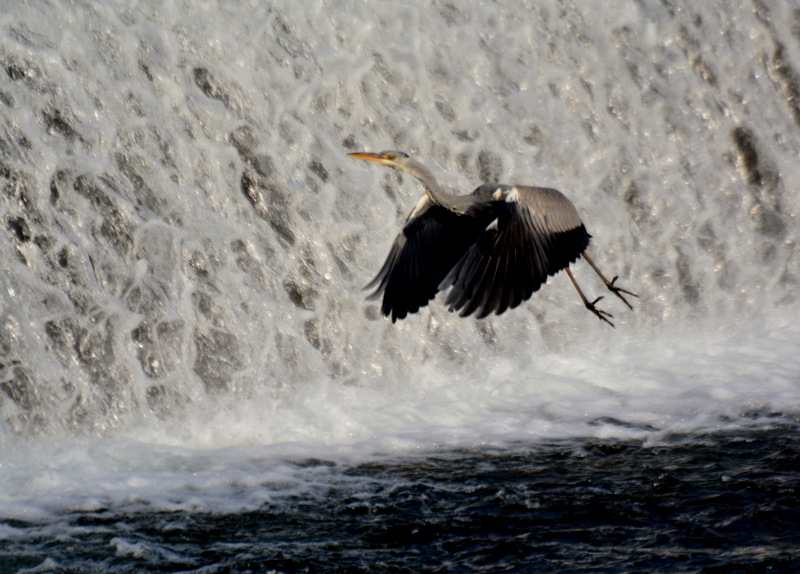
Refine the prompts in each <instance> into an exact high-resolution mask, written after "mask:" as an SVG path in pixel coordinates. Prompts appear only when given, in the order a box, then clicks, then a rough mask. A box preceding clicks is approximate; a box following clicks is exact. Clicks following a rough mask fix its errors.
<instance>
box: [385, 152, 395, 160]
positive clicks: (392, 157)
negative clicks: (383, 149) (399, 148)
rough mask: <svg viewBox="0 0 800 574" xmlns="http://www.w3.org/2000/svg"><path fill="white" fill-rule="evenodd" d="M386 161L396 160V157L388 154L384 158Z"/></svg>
mask: <svg viewBox="0 0 800 574" xmlns="http://www.w3.org/2000/svg"><path fill="white" fill-rule="evenodd" d="M386 159H388V160H391V161H394V160H396V159H397V156H396V155H395V154H393V153H390V154H389V155H387V156H386Z"/></svg>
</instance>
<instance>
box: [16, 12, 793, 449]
mask: <svg viewBox="0 0 800 574" xmlns="http://www.w3.org/2000/svg"><path fill="white" fill-rule="evenodd" d="M798 25H800V7H798V6H797V5H796V4H795V3H792V2H786V3H774V4H773V3H770V4H769V5H767V4H766V3H760V2H753V3H742V4H741V5H738V6H731V5H729V4H725V3H717V4H714V5H709V4H703V5H695V4H694V3H690V2H677V1H676V2H656V1H646V2H640V3H635V4H634V3H630V2H623V1H620V2H609V3H595V4H593V5H592V6H590V7H587V6H586V5H585V3H580V2H556V1H548V2H536V3H535V4H533V3H529V2H522V1H520V2H514V1H508V2H501V3H499V4H496V3H478V2H475V3H465V4H461V3H459V4H447V3H438V2H430V3H427V4H424V5H419V4H418V5H414V6H403V5H400V4H398V3H396V2H346V1H316V2H275V3H261V2H258V3H252V4H249V5H244V4H235V5H230V4H222V5H217V4H216V3H210V2H208V3H205V2H167V3H161V2H139V3H125V2H114V1H106V2H102V3H97V2H61V1H58V0H53V1H50V2H46V1H34V0H24V1H21V2H6V3H5V4H4V6H3V10H2V15H0V62H1V63H2V66H3V69H2V70H0V76H2V80H0V184H1V185H2V191H3V192H2V194H0V201H1V202H2V204H1V207H0V210H2V222H3V225H2V233H3V241H2V242H0V266H1V267H2V271H1V272H0V282H1V284H2V289H0V305H1V307H0V312H1V313H2V327H0V355H1V356H2V358H1V359H0V362H1V363H2V365H1V366H0V379H1V380H2V382H0V432H1V434H0V436H2V440H0V442H2V443H5V444H7V445H10V441H12V437H15V436H22V437H37V436H39V437H43V438H39V439H36V438H33V439H31V440H34V441H40V443H39V444H43V442H48V441H51V440H53V438H55V437H62V436H64V435H65V434H66V435H67V436H87V435H88V436H93V437H99V438H101V439H110V437H115V436H120V435H121V436H123V437H124V436H127V437H134V438H135V440H142V441H145V442H148V443H167V444H173V445H184V446H192V447H217V446H225V445H235V444H259V445H275V444H281V443H286V442H296V443H299V444H306V445H344V444H354V443H361V442H363V441H373V442H374V444H375V445H376V446H374V447H371V448H375V449H378V450H385V449H391V448H394V447H395V446H398V445H400V446H398V448H399V447H405V446H408V445H412V446H413V445H420V444H423V445H426V444H432V443H435V442H444V443H448V442H451V443H454V444H457V443H460V442H464V443H469V444H473V443H480V442H483V441H504V440H509V439H519V438H525V439H533V440H536V439H538V438H541V437H571V436H586V435H592V434H594V435H599V436H611V437H617V436H619V437H627V436H637V437H648V436H656V437H657V436H660V435H661V434H663V433H671V432H683V431H686V432H692V431H695V430H698V429H704V428H709V427H714V426H716V425H721V424H727V425H734V426H735V425H737V424H742V423H741V422H740V421H742V420H746V421H750V420H752V416H755V417H756V418H757V417H759V416H761V415H770V414H774V413H775V412H781V413H784V414H785V415H786V416H796V414H797V413H798V412H800V384H798V375H800V369H798V365H800V363H798V359H797V354H798V350H799V349H800V328H798V327H797V326H796V325H795V323H796V316H797V314H798V312H799V311H800V307H799V306H798V305H799V304H798V298H797V296H796V292H797V288H798V275H799V273H800V269H798V267H800V265H799V264H798V254H797V251H796V239H797V212H798V205H800V194H798V192H797V189H796V187H797V182H798V181H800V162H798V161H797V159H798V156H800V137H798V136H800V38H798V35H797V33H796V30H797V27H798ZM386 148H396V149H404V150H406V151H408V152H409V153H411V154H413V155H415V156H416V157H417V158H418V159H421V160H422V161H423V162H424V163H426V164H427V165H428V166H429V167H430V168H431V169H432V171H434V172H435V173H436V174H437V175H438V177H439V178H440V180H441V181H443V182H444V183H445V184H446V185H448V186H449V187H452V188H454V189H458V190H460V191H461V192H463V193H466V192H469V191H471V190H472V189H473V188H474V187H476V186H477V185H478V184H480V183H482V182H484V181H493V180H497V181H501V182H505V183H525V184H535V185H546V186H552V187H556V188H558V189H560V190H562V191H563V192H564V193H565V194H566V195H567V196H568V197H570V198H571V199H572V201H573V202H574V203H575V205H576V206H577V207H578V210H579V212H580V213H581V214H582V216H583V218H584V220H585V222H586V225H587V227H588V229H589V231H590V233H591V234H592V235H593V237H594V239H593V242H592V246H591V247H590V252H591V253H592V254H593V256H594V259H595V260H596V261H597V262H598V264H600V266H601V268H602V269H603V270H604V271H605V272H606V273H607V274H608V275H609V276H613V275H615V274H619V275H620V277H621V279H620V282H621V283H622V284H623V285H624V286H626V287H627V288H630V289H631V290H633V291H635V292H637V293H638V294H639V295H640V297H641V298H640V299H638V300H636V301H635V311H634V312H629V311H628V310H627V309H625V308H624V306H623V305H622V304H621V302H620V301H618V300H615V299H614V298H613V297H612V298H606V299H604V300H603V301H602V306H603V308H605V309H607V310H609V311H610V312H612V313H613V314H614V321H615V323H616V325H617V328H616V329H613V330H612V329H610V328H609V327H608V326H607V325H604V324H602V323H600V322H599V321H597V320H596V319H595V318H594V317H593V316H591V315H590V314H589V313H587V312H586V311H585V310H584V309H583V308H582V306H581V305H580V302H579V300H578V298H577V296H576V294H575V293H574V291H573V288H572V286H571V285H570V284H569V281H568V280H567V278H566V277H565V276H564V275H563V274H560V275H559V276H557V277H555V278H553V279H551V281H549V282H548V284H547V285H546V286H545V287H544V288H543V289H542V290H541V291H540V292H539V293H537V294H535V296H534V297H533V299H532V300H531V301H529V302H527V303H525V304H524V305H523V306H522V307H520V308H518V309H516V310H514V311H513V312H509V313H507V314H505V315H503V316H501V317H491V318H489V319H486V320H482V321H478V320H474V319H466V320H464V319H460V318H458V317H457V316H455V315H452V314H449V313H448V312H447V310H446V309H445V308H444V306H443V305H442V302H441V300H440V299H437V300H436V301H434V302H433V303H432V304H431V305H430V306H429V307H427V308H425V309H423V310H422V311H421V312H420V313H419V314H417V315H415V316H412V317H410V318H408V319H407V320H405V321H403V322H399V323H397V324H395V325H392V324H391V323H390V322H389V321H387V320H385V319H384V318H382V317H380V316H379V313H378V307H377V305H376V304H375V303H369V302H366V301H365V299H364V293H363V292H362V291H361V286H362V285H364V284H365V283H366V282H367V281H369V279H371V278H372V276H373V274H374V273H375V272H376V271H377V270H378V269H379V267H380V265H381V263H382V261H383V258H384V257H385V255H386V252H387V251H388V248H389V245H390V244H391V241H392V240H393V238H394V235H395V234H396V233H397V232H398V231H399V229H400V227H401V226H402V222H403V220H404V218H405V216H406V214H407V212H408V211H409V210H410V209H411V208H412V207H413V205H414V204H415V203H416V201H417V198H418V197H419V195H420V193H421V189H420V187H419V185H418V184H417V183H416V182H415V181H413V180H412V179H411V178H408V177H402V176H399V175H398V174H396V173H391V172H388V171H385V170H381V169H380V168H376V167H374V166H368V165H366V164H362V163H360V162H355V161H352V160H350V159H349V158H348V157H347V156H346V153H347V152H348V151H358V150H371V151H380V150H381V149H386ZM576 272H577V275H578V279H579V280H580V281H581V282H582V283H583V284H584V286H585V289H586V290H587V291H589V292H591V293H593V294H597V295H600V294H604V293H603V291H602V289H601V287H602V286H601V285H599V284H598V283H597V281H596V280H595V279H594V277H593V274H592V273H591V272H590V271H588V270H587V269H585V268H583V267H582V266H581V265H578V266H576ZM748 413H749V414H750V415H752V416H751V417H745V419H742V418H741V415H743V414H748ZM14 440H16V439H14ZM41 441H43V442H41ZM9 448H10V446H9ZM134 450H135V449H134Z"/></svg>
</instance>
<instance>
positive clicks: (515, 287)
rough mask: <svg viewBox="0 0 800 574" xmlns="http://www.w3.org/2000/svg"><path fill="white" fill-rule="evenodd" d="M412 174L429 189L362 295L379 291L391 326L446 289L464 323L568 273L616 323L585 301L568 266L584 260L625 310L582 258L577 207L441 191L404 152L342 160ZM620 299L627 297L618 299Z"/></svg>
mask: <svg viewBox="0 0 800 574" xmlns="http://www.w3.org/2000/svg"><path fill="white" fill-rule="evenodd" d="M348 155H349V156H350V157H354V158H356V159H363V160H366V161H370V162H373V163H377V164H380V165H385V166H386V167H390V168H392V169H396V170H399V171H404V172H406V173H408V174H411V175H413V176H414V177H415V178H417V179H418V180H419V181H420V182H421V183H422V186H423V187H424V188H425V195H423V196H422V197H421V198H420V200H419V202H418V203H417V205H416V207H414V209H413V210H412V211H411V213H410V214H409V216H408V219H407V220H406V223H405V226H404V227H403V230H402V231H401V232H400V233H399V234H398V235H397V238H396V239H395V240H394V244H393V245H392V248H391V250H390V251H389V255H388V257H387V258H386V262H385V263H384V264H383V267H381V270H380V271H378V274H377V275H376V276H375V279H373V280H372V281H371V282H370V283H369V284H368V285H367V286H366V287H365V289H373V288H374V289H375V291H374V292H373V293H372V294H371V295H370V296H369V298H370V299H377V298H379V297H380V296H381V294H383V304H382V305H381V312H382V313H383V314H384V315H385V316H387V317H388V316H389V315H391V317H392V322H393V323H394V322H395V321H397V319H403V318H405V317H406V316H407V315H408V314H409V313H416V312H417V311H419V309H420V307H424V306H425V305H427V304H428V302H429V301H430V300H431V299H433V298H434V297H435V296H436V293H437V292H438V291H444V290H447V289H448V288H449V289H450V292H449V293H448V294H447V298H446V300H445V304H446V305H448V306H449V308H450V311H459V314H460V315H461V316H462V317H466V316H468V315H471V314H473V313H477V316H478V318H481V317H486V316H487V315H489V314H490V313H492V312H495V313H497V314H498V315H500V314H501V313H504V312H505V311H506V310H507V309H513V308H514V307H516V306H518V305H519V304H520V303H522V302H523V301H526V300H528V299H529V298H530V297H531V295H533V293H534V292H535V291H538V290H539V288H540V287H541V286H542V284H543V283H544V282H545V281H547V278H548V277H549V276H551V275H555V274H556V273H558V272H559V271H560V270H562V269H565V270H566V272H567V275H569V278H570V279H571V280H572V284H573V285H575V289H577V290H578V294H579V295H580V297H581V300H582V301H583V304H584V306H585V307H586V308H587V309H588V310H589V311H591V312H592V313H594V314H595V315H596V316H597V317H598V318H599V319H600V320H602V321H605V322H606V323H608V324H609V325H611V326H612V327H613V326H614V324H613V323H612V322H611V320H610V319H611V317H612V315H611V314H610V313H608V312H606V311H604V310H602V309H599V308H598V307H597V306H596V304H597V302H598V301H600V300H601V299H602V298H603V297H602V296H600V297H597V298H596V299H594V300H593V301H589V300H588V299H587V298H586V296H585V295H584V294H583V291H582V290H581V288H580V286H578V282H577V281H576V280H575V277H574V276H573V274H572V271H571V270H570V268H569V266H570V264H571V263H574V262H575V261H577V260H578V258H580V257H583V258H584V259H585V260H586V262H587V263H588V264H589V266H590V267H591V268H592V269H593V270H594V271H595V273H597V275H598V276H599V277H600V279H602V281H603V283H605V286H606V287H607V288H608V289H609V290H610V291H611V292H612V293H614V295H616V296H617V297H619V298H620V299H622V301H623V302H624V303H625V304H626V305H627V306H628V307H629V308H630V309H633V306H632V305H631V304H630V303H629V302H628V300H627V299H626V298H625V297H624V295H630V296H631V297H638V295H636V294H635V293H631V292H630V291H626V290H625V289H622V288H621V287H618V286H617V284H616V282H617V279H618V277H617V276H615V277H614V278H613V279H612V280H611V281H609V280H608V279H606V277H605V276H604V275H603V273H601V271H600V269H599V268H598V267H597V265H595V264H594V262H593V261H592V260H591V258H589V256H588V255H587V254H586V251H585V250H586V248H587V247H588V245H589V240H590V239H591V236H590V235H589V233H588V232H587V231H586V227H585V226H584V225H583V222H582V221H581V218H580V216H579V215H578V212H577V210H576V209H575V206H574V205H572V202H571V201H570V200H569V199H567V198H566V197H565V196H564V195H563V194H562V193H561V192H560V191H556V190H555V189H548V188H545V187H529V186H523V185H503V184H496V183H486V184H483V185H481V186H480V187H478V188H477V189H476V190H475V191H473V192H472V193H471V194H470V195H455V194H452V193H449V192H446V191H444V189H442V187H441V186H440V185H439V184H438V183H437V182H436V178H434V177H433V175H432V174H431V172H430V171H429V170H428V169H427V168H426V167H425V166H424V165H422V164H421V163H419V162H418V161H416V160H414V159H412V158H410V157H409V156H408V154H406V153H404V152H400V151H384V152H381V153H369V152H359V153H351V154H348ZM623 294H624V295H623Z"/></svg>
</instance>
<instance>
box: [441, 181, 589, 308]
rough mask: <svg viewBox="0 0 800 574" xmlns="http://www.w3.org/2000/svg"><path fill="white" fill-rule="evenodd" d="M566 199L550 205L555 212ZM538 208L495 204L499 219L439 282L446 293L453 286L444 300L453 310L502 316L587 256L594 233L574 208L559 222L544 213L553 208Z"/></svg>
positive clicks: (511, 203)
mask: <svg viewBox="0 0 800 574" xmlns="http://www.w3.org/2000/svg"><path fill="white" fill-rule="evenodd" d="M550 191H552V190H547V192H548V193H549V192H550ZM556 193H557V192H556ZM559 196H560V194H559ZM537 197H538V196H537ZM561 197H563V196H560V197H556V196H554V197H553V198H550V197H546V198H545V199H546V200H548V201H549V200H551V199H555V200H557V201H558V203H557V204H555V205H549V207H550V209H551V210H555V209H557V208H563V205H562V203H561V201H562V200H561ZM563 201H567V200H566V198H564V199H563ZM537 207H538V209H536V210H532V209H529V206H528V205H526V204H525V203H524V202H517V201H503V202H498V203H497V204H496V209H497V210H498V211H499V214H498V216H497V221H496V222H494V223H492V224H491V225H489V226H488V227H487V228H486V229H485V231H484V232H483V233H482V234H481V235H480V237H479V238H478V239H477V241H475V243H473V244H472V245H471V246H470V247H469V249H467V251H466V252H465V254H464V256H463V257H462V258H461V259H460V260H459V261H458V262H457V263H456V264H455V266H454V267H453V268H452V270H451V271H450V273H448V274H447V276H446V277H445V279H444V280H443V281H442V283H441V284H440V288H441V289H445V288H447V287H449V286H451V285H452V289H451V291H450V293H449V294H448V296H447V299H446V301H445V303H446V304H447V305H449V306H450V310H451V311H460V315H461V316H467V315H471V314H472V313H477V314H478V317H485V316H486V315H488V314H489V313H491V312H493V311H494V312H496V313H497V314H498V315H499V314H500V313H503V312H504V311H506V310H507V309H509V308H511V309H513V308H514V307H516V306H517V305H519V304H520V303H521V302H522V301H525V300H527V299H529V298H530V297H531V295H532V294H533V293H534V292H535V291H537V290H538V289H539V288H540V287H541V286H542V284H543V283H544V282H545V281H547V278H548V277H549V276H551V275H555V274H556V273H558V272H559V271H560V270H561V269H564V268H565V267H567V266H568V265H569V264H570V263H572V262H574V261H575V260H576V259H577V258H578V257H579V256H580V254H581V253H583V251H584V250H585V249H586V247H587V246H588V245H589V240H590V235H589V234H588V233H587V231H586V228H585V227H584V225H583V223H581V221H580V218H578V216H577V213H575V212H574V207H572V204H568V207H569V209H570V210H571V211H570V212H569V213H566V216H562V217H561V220H560V221H558V222H557V224H553V223H552V222H550V221H549V218H548V217H545V216H543V215H540V214H541V213H547V207H548V205H545V206H537ZM562 215H563V214H562ZM570 226H572V227H571V228H570Z"/></svg>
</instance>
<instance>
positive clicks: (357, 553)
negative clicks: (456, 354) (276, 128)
mask: <svg viewBox="0 0 800 574" xmlns="http://www.w3.org/2000/svg"><path fill="white" fill-rule="evenodd" d="M797 431H798V425H797V424H796V422H782V423H780V424H777V425H775V426H774V427H771V428H768V429H764V428H761V429H754V430H749V431H738V432H736V433H733V434H729V433H716V434H707V435H702V436H693V437H675V440H674V441H673V442H672V443H669V444H667V445H666V446H657V447H648V446H643V445H641V444H636V443H626V442H602V441H597V440H591V441H569V442H558V443H553V444H544V445H524V444H519V445H515V446H512V447H507V448H505V449H502V450H483V451H481V450H467V451H452V450H451V451H444V452H437V453H435V454H429V455H427V456H421V457H415V458H409V459H400V460H398V459H391V460H388V459H387V460H385V461H381V460H380V459H378V460H376V461H375V462H370V463H367V464H360V465H357V466H347V465H341V464H340V463H336V462H332V461H326V460H318V459H313V460H303V461H295V462H293V463H292V464H294V465H296V466H298V467H303V468H307V469H309V471H313V472H310V473H309V475H310V476H314V477H315V478H314V479H313V484H311V482H312V481H311V479H310V482H309V484H308V485H307V486H308V488H306V489H303V488H296V489H295V492H294V493H293V494H292V495H291V496H288V497H284V498H282V499H281V500H280V501H275V502H271V503H270V502H267V503H265V504H264V505H263V507H262V508H258V509H249V510H246V511H244V512H225V513H213V512H203V511H201V512H196V513H195V512H191V511H187V510H182V511H176V512H165V511H163V510H159V511H152V510H148V509H147V507H146V506H147V505H146V504H144V505H143V504H141V503H139V502H137V501H135V500H132V501H130V503H129V504H123V505H120V506H118V507H111V508H101V509H97V510H95V511H92V512H74V513H69V512H65V513H62V514H61V515H58V516H55V517H53V518H52V519H50V520H47V521H44V522H40V523H37V522H25V521H21V520H19V519H15V520H12V521H8V520H7V521H5V522H4V523H2V524H0V528H1V529H2V530H0V531H2V532H3V533H4V535H3V537H2V541H0V571H2V572H86V573H88V572H145V571H148V572H174V571H180V572H204V573H210V572H287V573H288V572H365V573H366V572H409V573H411V572H725V573H730V572H796V571H797V570H796V567H797V564H800V528H798V525H800V440H798V434H797ZM244 494H246V493H243V495H244ZM187 496H190V493H187Z"/></svg>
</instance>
